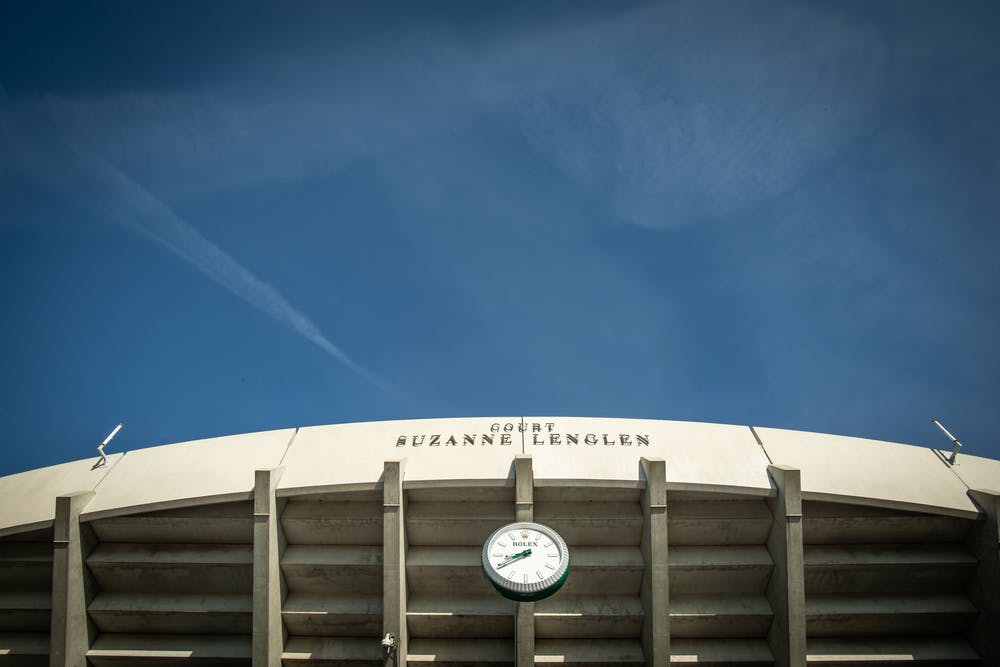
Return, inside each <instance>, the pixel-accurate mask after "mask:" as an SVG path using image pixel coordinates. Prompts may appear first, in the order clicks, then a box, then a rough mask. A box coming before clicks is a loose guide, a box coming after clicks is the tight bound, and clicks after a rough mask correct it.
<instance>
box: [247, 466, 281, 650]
mask: <svg viewBox="0 0 1000 667" xmlns="http://www.w3.org/2000/svg"><path fill="white" fill-rule="evenodd" d="M281 473H282V469H281V468H274V469H272V470H257V471H256V472H255V473H254V487H253V664H254V665H255V666H256V667H265V666H266V667H280V666H281V652H282V650H283V648H284V644H285V641H284V639H285V638H284V626H283V624H282V622H281V604H282V602H283V600H284V596H285V591H284V580H283V578H282V576H281V552H282V551H284V548H285V540H284V534H283V532H282V530H281V524H280V518H279V515H278V502H277V496H276V495H275V490H276V489H277V486H278V480H279V479H280V478H281Z"/></svg>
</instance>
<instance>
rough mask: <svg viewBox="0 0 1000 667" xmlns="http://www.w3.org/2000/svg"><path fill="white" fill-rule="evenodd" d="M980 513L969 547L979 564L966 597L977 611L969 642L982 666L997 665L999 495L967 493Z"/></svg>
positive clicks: (999, 660)
mask: <svg viewBox="0 0 1000 667" xmlns="http://www.w3.org/2000/svg"><path fill="white" fill-rule="evenodd" d="M969 495H970V496H971V497H972V500H973V501H975V503H976V504H977V505H979V507H980V508H981V509H982V510H983V514H985V515H986V516H985V521H978V522H976V526H975V528H973V530H972V531H971V535H970V538H969V546H970V547H971V549H972V551H973V553H974V554H975V556H976V558H977V559H978V560H979V564H978V565H977V566H976V574H975V576H974V577H973V579H972V581H971V582H970V583H969V598H970V599H971V600H972V603H973V604H974V605H976V608H977V609H978V610H979V616H978V617H977V618H976V622H975V624H974V625H973V626H972V630H970V632H969V639H970V640H971V641H972V645H973V646H974V647H975V649H976V651H978V652H979V656H980V657H981V658H982V659H983V664H984V665H1000V642H998V641H997V637H1000V493H998V492H997V491H969Z"/></svg>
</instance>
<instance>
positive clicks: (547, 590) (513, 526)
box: [480, 521, 570, 602]
mask: <svg viewBox="0 0 1000 667" xmlns="http://www.w3.org/2000/svg"><path fill="white" fill-rule="evenodd" d="M522 528H527V529H529V530H540V531H541V532H543V533H546V532H547V533H551V535H550V537H551V538H552V539H553V540H555V541H558V542H559V543H560V545H561V549H562V551H563V553H564V554H565V556H566V560H565V568H566V569H565V570H563V572H562V573H561V574H559V578H558V579H555V580H553V581H552V582H551V583H550V584H548V585H547V586H545V587H544V588H541V589H538V590H534V591H520V590H515V589H513V588H510V587H507V586H504V584H503V583H502V582H498V581H494V580H493V578H492V577H490V575H489V574H488V572H487V569H486V567H487V553H486V550H487V547H488V546H489V544H490V541H491V540H492V538H493V537H494V536H495V535H496V534H497V533H500V532H501V531H504V530H519V529H522ZM560 567H561V566H560ZM569 570H570V555H569V548H568V547H567V546H566V540H564V539H563V537H562V535H560V534H559V533H558V532H556V531H555V530H553V529H552V528H550V527H549V526H546V525H544V524H540V523H536V522H533V521H518V522H515V523H510V524H507V525H505V526H500V527H499V528H497V529H496V530H495V531H493V532H492V533H491V534H490V536H489V537H487V538H486V541H485V542H484V543H483V552H482V561H481V566H480V571H481V572H482V573H483V578H484V579H485V580H486V581H487V582H488V583H489V584H490V587H491V588H493V590H495V591H496V592H498V593H500V595H502V596H504V597H505V598H507V599H508V600H514V601H515V602H537V601H538V600H544V599H545V598H547V597H549V596H550V595H552V594H553V593H555V592H556V591H558V590H559V589H560V588H561V587H562V585H563V584H564V583H565V582H566V577H568V576H569ZM514 585H515V586H517V584H516V583H515V584H514Z"/></svg>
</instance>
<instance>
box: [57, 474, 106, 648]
mask: <svg viewBox="0 0 1000 667" xmlns="http://www.w3.org/2000/svg"><path fill="white" fill-rule="evenodd" d="M93 497H94V492H93V491H83V492H80V493H75V494H72V495H67V496H59V497H58V498H56V518H55V525H54V531H53V540H52V625H51V634H50V637H51V639H50V644H49V665H50V667H86V665H87V649H89V648H90V644H91V642H92V641H93V639H94V636H95V634H96V632H95V630H94V626H93V624H92V623H91V622H90V619H89V617H88V616H87V605H88V604H89V603H90V601H91V599H92V598H93V596H94V593H95V591H96V587H95V585H94V581H93V577H92V576H91V574H90V571H89V570H88V569H87V566H86V559H87V555H88V554H89V553H90V552H91V550H92V549H93V548H94V546H95V545H96V544H97V538H96V537H95V535H94V533H93V530H92V529H91V528H90V526H87V525H83V526H81V525H80V512H81V510H83V508H84V507H85V506H86V505H87V503H88V502H90V499H91V498H93Z"/></svg>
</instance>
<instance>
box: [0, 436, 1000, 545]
mask: <svg viewBox="0 0 1000 667" xmlns="http://www.w3.org/2000/svg"><path fill="white" fill-rule="evenodd" d="M515 454H530V455H531V456H532V459H533V471H534V476H535V480H536V484H538V485H539V486H551V485H565V484H579V485H584V486H586V485H591V484H602V483H607V482H611V483H613V484H615V485H622V484H625V485H629V484H632V483H641V480H642V472H641V466H640V463H639V460H640V458H641V457H647V458H661V459H664V460H665V461H666V462H667V465H666V469H667V482H668V488H670V489H673V490H705V491H719V492H722V491H727V492H738V493H744V494H751V495H771V494H773V484H772V483H771V480H770V478H769V477H768V474H767V466H768V465H769V464H770V463H775V464H783V465H788V466H791V467H793V468H798V469H800V470H801V471H802V473H801V474H802V490H803V497H804V498H806V499H816V500H835V501H838V502H848V503H859V504H869V505H876V506H881V507H889V508H895V509H901V510H912V511H920V512H930V513H937V514H945V515H951V516H959V517H970V518H971V517H975V516H977V515H978V514H979V511H978V508H977V507H976V505H975V504H974V503H973V502H972V500H971V499H970V497H969V495H968V490H969V489H970V488H972V489H984V490H989V489H994V490H995V489H1000V461H996V460H993V459H985V458H981V457H975V456H969V455H964V454H963V455H960V456H959V458H958V461H957V464H956V465H954V466H951V465H949V464H948V463H947V461H946V457H942V456H940V455H939V454H938V453H937V452H935V451H934V450H931V449H927V448H923V447H915V446H911V445H903V444H899V443H891V442H883V441H877V440H867V439H863V438H853V437H847V436H837V435H829V434H822V433H811V432H805V431H790V430H784V429H774V428H761V427H755V428H751V427H748V426H735V425H726V424H711V423H700V422H682V421H662V420H648V419H611V418H590V417H480V418H454V419H420V420H400V421H381V422H361V423H350V424H332V425H326V426H310V427H303V428H299V429H281V430H276V431H264V432H260V433H246V434H239V435H231V436H223V437H218V438H209V439H205V440H195V441H190V442H182V443H176V444H170V445H161V446H158V447H149V448H145V449H136V450H131V451H129V452H127V453H126V454H120V453H116V454H112V455H110V456H109V460H108V463H107V465H106V466H104V467H95V466H94V463H96V461H97V458H98V457H96V456H95V457H93V458H91V459H87V460H82V461H74V462H70V463H65V464H61V465H56V466H51V467H48V468H40V469H37V470H30V471H27V472H23V473H18V474H15V475H9V476H7V477H2V478H0V495H2V497H4V498H5V499H7V502H5V503H3V504H0V535H4V534H10V533H13V532H23V531H26V530H30V529H34V528H43V527H46V526H48V525H51V522H52V519H53V517H54V508H55V498H56V497H57V496H61V495H69V494H72V493H75V492H79V491H96V493H95V495H94V497H93V499H92V500H91V501H90V502H89V504H88V505H87V507H86V508H85V510H84V513H83V515H82V516H83V518H84V519H85V520H87V519H95V518H99V517H102V516H112V515H121V514H127V513H132V512H136V511H152V510H157V509H166V508H169V507H178V506H184V505H192V504H202V503H214V502H224V501H227V500H235V499H244V498H245V499H249V498H250V494H251V492H252V488H253V482H254V471H255V470H258V469H269V468H277V467H281V468H282V476H281V479H280V482H279V487H278V492H279V494H281V495H296V494H299V493H305V492H316V491H320V490H334V489H343V488H359V489H360V488H371V487H372V485H374V484H378V481H379V479H380V477H381V474H382V469H383V464H384V462H385V461H387V460H398V459H406V461H407V464H406V473H405V478H406V483H407V484H408V485H411V486H414V487H419V486H425V485H434V484H444V483H448V482H446V481H445V480H452V482H451V483H455V482H454V480H468V482H469V483H478V484H496V483H498V482H500V481H503V480H510V479H511V475H512V464H513V460H514V456H515Z"/></svg>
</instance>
